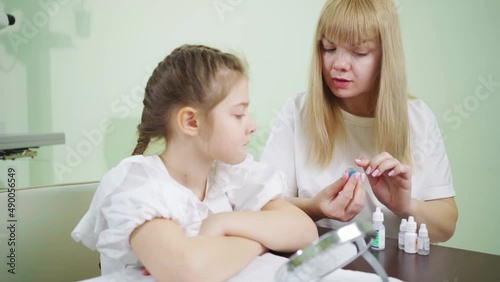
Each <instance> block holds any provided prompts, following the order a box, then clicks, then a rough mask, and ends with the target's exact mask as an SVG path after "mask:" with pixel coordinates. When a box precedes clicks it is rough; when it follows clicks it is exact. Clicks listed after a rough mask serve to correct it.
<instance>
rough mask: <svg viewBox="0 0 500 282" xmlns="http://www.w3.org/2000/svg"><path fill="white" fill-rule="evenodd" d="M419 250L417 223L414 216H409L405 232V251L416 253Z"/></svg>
mask: <svg viewBox="0 0 500 282" xmlns="http://www.w3.org/2000/svg"><path fill="white" fill-rule="evenodd" d="M416 252H417V223H416V222H415V220H414V219H413V216H410V217H409V218H408V222H407V223H406V233H405V253H409V254H415V253H416Z"/></svg>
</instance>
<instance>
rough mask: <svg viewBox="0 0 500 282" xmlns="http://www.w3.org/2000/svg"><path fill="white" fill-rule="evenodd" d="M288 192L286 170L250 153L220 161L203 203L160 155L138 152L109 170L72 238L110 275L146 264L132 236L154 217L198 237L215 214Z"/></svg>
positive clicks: (257, 207) (252, 208) (246, 207)
mask: <svg viewBox="0 0 500 282" xmlns="http://www.w3.org/2000/svg"><path fill="white" fill-rule="evenodd" d="M285 190H286V182H285V178H284V176H283V174H282V173H280V172H278V171H276V170H273V169H271V168H270V166H269V165H266V164H263V163H258V162H255V161H254V160H253V159H252V157H251V156H250V155H248V156H247V158H246V159H245V160H244V161H243V162H242V163H240V164H238V165H227V164H223V163H220V162H217V161H216V162H214V165H213V168H212V170H211V173H210V176H209V178H208V181H207V191H206V193H205V194H206V196H205V199H204V200H203V201H201V200H200V199H199V198H197V197H196V196H195V194H194V193H192V192H191V190H189V189H188V188H186V187H184V186H182V185H181V184H179V183H178V182H176V181H175V180H174V179H173V178H172V177H171V176H170V175H169V173H168V171H167V169H166V167H165V166H164V164H163V162H162V161H161V159H160V157H159V156H157V155H152V156H143V155H137V156H132V157H128V158H126V159H124V160H123V161H121V162H120V163H119V164H118V165H117V166H116V167H115V168H113V169H111V170H110V171H109V172H108V173H106V174H105V176H104V177H103V178H102V180H101V182H100V184H99V186H98V188H97V190H96V193H95V195H94V198H93V199H92V203H91V205H90V208H89V210H88V211H87V213H86V214H85V215H84V216H83V218H82V219H81V220H80V222H79V223H78V225H77V226H76V228H75V229H74V230H73V232H72V233H71V236H72V237H73V239H74V240H75V241H77V242H81V243H83V244H84V245H85V246H87V247H88V248H90V249H97V250H98V251H99V252H100V254H101V268H102V274H103V275H104V274H107V273H111V272H114V271H118V270H122V269H123V268H124V267H125V266H127V265H138V264H140V262H139V260H138V258H137V256H136V255H135V254H134V253H133V252H132V250H131V247H130V244H129V237H130V234H131V233H132V231H133V230H134V229H135V228H137V227H138V226H140V225H141V224H143V223H144V222H146V221H148V220H152V219H154V218H157V217H158V218H168V219H171V220H173V221H175V222H176V223H178V224H179V226H180V227H181V228H182V229H183V231H184V232H185V234H186V235H187V236H196V235H197V234H198V232H199V228H200V225H201V223H202V221H203V220H204V219H205V218H207V217H208V216H209V215H211V214H215V213H219V212H227V211H258V210H260V209H261V208H262V207H263V206H264V205H265V204H266V203H267V202H269V201H270V200H272V199H275V198H279V197H282V195H283V193H284V191H285Z"/></svg>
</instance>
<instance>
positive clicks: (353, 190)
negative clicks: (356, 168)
mask: <svg viewBox="0 0 500 282" xmlns="http://www.w3.org/2000/svg"><path fill="white" fill-rule="evenodd" d="M364 180H365V175H364V174H362V173H360V172H356V173H354V174H353V175H351V176H349V174H348V172H347V171H346V172H344V174H343V175H342V178H340V179H339V180H337V181H336V182H334V183H332V184H330V185H328V186H326V187H325V188H324V189H323V190H321V192H319V193H318V194H317V195H316V196H315V197H314V198H313V199H312V203H313V205H315V206H316V208H315V210H317V211H318V212H317V214H316V216H314V217H313V219H314V220H318V219H320V218H325V217H326V218H331V219H335V220H339V221H349V220H351V219H353V218H354V217H355V216H356V215H357V214H358V213H359V212H360V211H361V210H362V209H363V206H364V205H365V191H364V189H363V183H364Z"/></svg>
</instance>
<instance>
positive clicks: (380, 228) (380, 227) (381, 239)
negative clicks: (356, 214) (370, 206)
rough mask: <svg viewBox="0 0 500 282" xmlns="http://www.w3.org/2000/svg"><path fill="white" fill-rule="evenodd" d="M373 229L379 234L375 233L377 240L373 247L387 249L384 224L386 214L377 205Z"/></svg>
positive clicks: (374, 241)
mask: <svg viewBox="0 0 500 282" xmlns="http://www.w3.org/2000/svg"><path fill="white" fill-rule="evenodd" d="M373 229H375V232H377V234H376V235H375V240H373V243H372V246H371V248H372V249H374V250H383V249H385V226H384V214H383V213H382V212H381V211H380V208H379V207H377V209H376V210H375V212H374V213H373Z"/></svg>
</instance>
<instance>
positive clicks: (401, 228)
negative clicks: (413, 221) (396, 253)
mask: <svg viewBox="0 0 500 282" xmlns="http://www.w3.org/2000/svg"><path fill="white" fill-rule="evenodd" d="M405 233H406V218H403V219H401V224H400V225H399V234H398V247H399V249H400V250H404V249H405Z"/></svg>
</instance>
